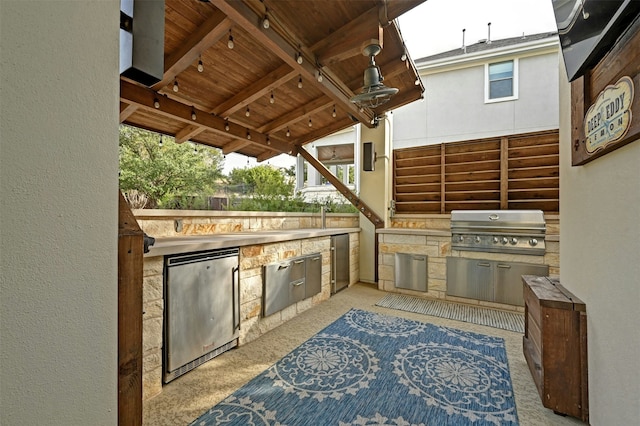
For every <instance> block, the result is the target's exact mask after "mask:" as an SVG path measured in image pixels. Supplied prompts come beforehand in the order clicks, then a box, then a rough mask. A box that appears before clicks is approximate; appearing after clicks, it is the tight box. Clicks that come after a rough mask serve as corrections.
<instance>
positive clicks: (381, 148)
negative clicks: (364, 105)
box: [359, 117, 392, 283]
mask: <svg viewBox="0 0 640 426" xmlns="http://www.w3.org/2000/svg"><path fill="white" fill-rule="evenodd" d="M391 134H392V120H391V118H387V117H385V118H382V119H380V121H379V124H378V126H377V127H375V128H373V129H370V128H368V127H365V126H361V129H360V140H359V145H360V149H359V151H360V152H363V149H362V144H363V143H365V142H373V147H374V151H375V153H376V161H375V167H374V170H373V171H370V172H365V171H363V170H362V162H360V169H359V173H360V199H362V201H364V202H365V203H366V204H367V205H368V206H369V207H370V208H371V209H372V210H373V211H374V212H375V213H376V214H377V215H378V216H380V217H381V218H383V219H384V221H385V226H387V225H388V222H389V214H388V210H387V206H388V205H389V200H391V195H392V192H391V190H392V187H391V182H392V174H391V173H392V170H391V166H392V158H391V153H392V141H391ZM360 227H361V228H362V232H361V233H360V280H361V281H363V282H371V283H373V282H376V281H375V276H376V273H375V272H376V271H375V265H376V262H375V240H376V238H377V237H376V235H375V227H374V226H373V224H371V223H370V222H369V220H368V219H367V218H366V217H364V216H363V215H360Z"/></svg>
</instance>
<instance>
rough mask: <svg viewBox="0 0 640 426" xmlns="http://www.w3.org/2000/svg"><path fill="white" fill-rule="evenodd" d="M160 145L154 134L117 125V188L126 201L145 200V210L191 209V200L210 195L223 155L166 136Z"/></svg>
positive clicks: (216, 179) (217, 176) (221, 164)
mask: <svg viewBox="0 0 640 426" xmlns="http://www.w3.org/2000/svg"><path fill="white" fill-rule="evenodd" d="M162 142H163V143H162V144H160V136H159V135H158V134H156V133H151V132H148V131H146V130H142V129H138V128H134V127H129V126H120V189H121V190H122V192H123V193H124V194H125V196H128V199H133V198H138V199H140V198H142V199H145V200H146V207H149V208H176V207H181V208H193V203H194V201H193V200H196V199H198V197H202V196H208V195H212V194H213V193H214V191H215V187H216V181H218V180H219V179H220V178H221V176H222V166H223V162H224V159H223V156H222V154H221V152H220V151H219V150H218V149H215V148H209V147H206V146H202V145H198V146H197V148H194V145H193V144H190V143H183V144H177V143H175V142H174V139H173V138H171V137H168V136H163V137H162ZM137 207H141V206H137Z"/></svg>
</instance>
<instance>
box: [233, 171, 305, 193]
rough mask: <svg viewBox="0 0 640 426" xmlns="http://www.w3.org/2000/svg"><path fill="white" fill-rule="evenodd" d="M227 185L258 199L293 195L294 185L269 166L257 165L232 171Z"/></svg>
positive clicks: (288, 178)
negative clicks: (251, 194)
mask: <svg viewBox="0 0 640 426" xmlns="http://www.w3.org/2000/svg"><path fill="white" fill-rule="evenodd" d="M228 181H229V184H230V185H234V186H237V187H239V188H242V189H244V190H245V193H246V192H250V193H253V195H254V196H258V197H271V196H284V197H288V196H291V195H293V191H294V187H295V183H294V181H293V179H291V177H290V176H288V174H285V173H284V172H283V171H281V170H280V169H278V168H275V167H271V166H269V165H259V166H255V167H251V168H245V169H233V170H231V173H230V174H229V178H228Z"/></svg>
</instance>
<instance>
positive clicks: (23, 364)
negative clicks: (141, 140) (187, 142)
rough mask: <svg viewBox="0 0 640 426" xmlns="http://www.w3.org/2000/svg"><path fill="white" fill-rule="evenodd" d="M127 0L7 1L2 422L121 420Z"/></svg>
mask: <svg viewBox="0 0 640 426" xmlns="http://www.w3.org/2000/svg"><path fill="white" fill-rule="evenodd" d="M119 7H120V2H119V1H117V0H108V1H107V0H104V1H92V2H80V1H69V0H66V1H38V2H33V1H7V0H2V1H0V28H1V33H0V51H2V56H0V61H1V64H2V65H1V74H2V100H1V103H2V110H1V113H0V134H1V135H2V140H1V144H2V154H1V155H0V161H1V163H2V166H1V167H0V173H1V179H0V182H1V199H2V207H1V212H2V224H3V226H2V231H0V232H1V238H0V241H1V243H0V244H1V245H2V246H1V251H2V255H1V258H0V263H1V265H2V266H1V271H2V272H1V274H0V287H1V294H2V296H1V297H0V303H1V310H0V363H1V366H0V398H1V400H0V424H2V425H65V426H67V425H115V424H116V423H117V396H118V391H117V375H118V366H117V347H118V344H117V292H118V279H117V236H118V198H117V197H118V192H117V191H118V92H119V79H118V61H119V56H118V48H119V47H118V37H119V35H118V32H119Z"/></svg>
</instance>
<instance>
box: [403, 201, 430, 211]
mask: <svg viewBox="0 0 640 426" xmlns="http://www.w3.org/2000/svg"><path fill="white" fill-rule="evenodd" d="M396 211H397V212H402V213H440V201H431V202H422V203H412V202H406V203H405V202H398V201H396Z"/></svg>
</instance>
